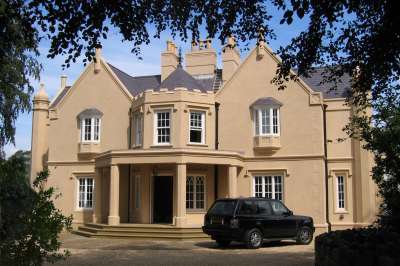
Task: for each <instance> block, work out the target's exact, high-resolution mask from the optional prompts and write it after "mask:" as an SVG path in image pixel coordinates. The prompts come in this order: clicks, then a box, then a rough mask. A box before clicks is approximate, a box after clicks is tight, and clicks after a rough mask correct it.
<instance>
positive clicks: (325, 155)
mask: <svg viewBox="0 0 400 266" xmlns="http://www.w3.org/2000/svg"><path fill="white" fill-rule="evenodd" d="M327 107H328V105H326V104H324V105H323V107H322V112H323V127H324V161H325V209H326V214H325V215H326V223H327V224H328V232H331V231H332V225H331V222H330V221H329V188H328V178H329V174H328V141H327V137H326V108H327Z"/></svg>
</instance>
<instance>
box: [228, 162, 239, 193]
mask: <svg viewBox="0 0 400 266" xmlns="http://www.w3.org/2000/svg"><path fill="white" fill-rule="evenodd" d="M228 189H229V191H228V196H229V198H235V197H237V167H236V166H234V165H229V167H228Z"/></svg>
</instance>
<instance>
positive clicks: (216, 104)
mask: <svg viewBox="0 0 400 266" xmlns="http://www.w3.org/2000/svg"><path fill="white" fill-rule="evenodd" d="M218 112H219V103H217V102H216V103H215V150H218V146H219V141H218V139H219V136H218V133H219V132H218ZM214 199H218V165H214Z"/></svg>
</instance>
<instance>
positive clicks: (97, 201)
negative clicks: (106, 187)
mask: <svg viewBox="0 0 400 266" xmlns="http://www.w3.org/2000/svg"><path fill="white" fill-rule="evenodd" d="M102 170H103V168H99V167H96V168H95V176H94V212H93V223H101V217H102V213H101V198H102V195H101V188H102V184H101V183H102V178H103V171H102Z"/></svg>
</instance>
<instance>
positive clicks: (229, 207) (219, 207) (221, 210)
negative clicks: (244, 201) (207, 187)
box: [208, 200, 236, 215]
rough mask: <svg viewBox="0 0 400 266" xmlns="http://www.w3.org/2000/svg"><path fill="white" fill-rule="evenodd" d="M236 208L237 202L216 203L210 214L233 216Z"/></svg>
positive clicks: (223, 201)
mask: <svg viewBox="0 0 400 266" xmlns="http://www.w3.org/2000/svg"><path fill="white" fill-rule="evenodd" d="M235 206H236V201H235V200H221V201H216V202H215V203H214V205H213V206H212V207H211V209H210V210H209V211H208V213H209V214H213V215H233V212H234V211H235Z"/></svg>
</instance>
